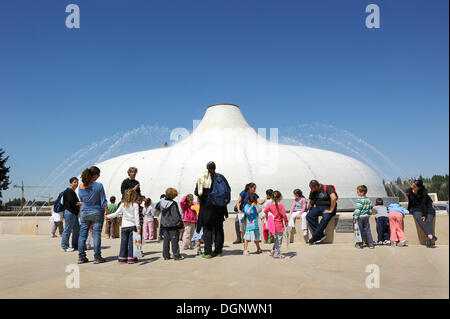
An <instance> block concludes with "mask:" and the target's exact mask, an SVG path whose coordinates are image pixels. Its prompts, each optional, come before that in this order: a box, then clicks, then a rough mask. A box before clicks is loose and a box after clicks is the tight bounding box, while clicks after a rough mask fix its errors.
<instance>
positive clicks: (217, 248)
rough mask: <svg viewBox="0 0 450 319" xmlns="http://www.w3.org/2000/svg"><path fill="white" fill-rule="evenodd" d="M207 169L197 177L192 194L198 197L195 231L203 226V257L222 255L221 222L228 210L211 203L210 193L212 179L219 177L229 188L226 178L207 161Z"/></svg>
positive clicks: (198, 231) (212, 183)
mask: <svg viewBox="0 0 450 319" xmlns="http://www.w3.org/2000/svg"><path fill="white" fill-rule="evenodd" d="M206 169H207V171H205V173H204V174H203V175H202V176H201V177H200V178H199V180H198V182H197V184H196V186H195V192H194V194H195V195H196V196H198V197H199V200H200V211H199V214H198V221H197V229H196V230H197V233H200V230H201V229H202V227H203V241H204V243H205V251H204V254H202V257H204V258H211V257H214V256H222V250H223V242H224V232H223V222H224V220H225V218H227V217H228V210H227V207H226V206H216V205H214V204H213V203H212V200H211V198H210V194H211V192H212V190H213V185H214V180H215V179H217V180H218V181H219V180H220V179H221V180H223V182H224V183H225V184H226V186H227V187H228V189H229V190H231V188H230V185H229V184H228V181H227V180H226V178H225V177H224V176H223V175H221V174H219V173H216V164H215V163H214V162H209V163H208V164H207V165H206ZM213 236H214V251H212V243H213Z"/></svg>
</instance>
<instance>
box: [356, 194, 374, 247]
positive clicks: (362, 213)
mask: <svg viewBox="0 0 450 319" xmlns="http://www.w3.org/2000/svg"><path fill="white" fill-rule="evenodd" d="M356 194H358V199H357V200H356V207H355V211H354V212H353V221H354V222H357V223H358V226H359V229H360V231H361V237H362V242H357V243H356V244H355V247H356V248H360V249H362V248H363V242H365V243H366V244H367V245H368V246H369V248H370V249H374V248H375V246H374V244H373V239H372V233H371V231H370V224H369V218H370V215H372V211H373V205H372V202H371V201H370V200H369V198H367V197H366V194H367V186H365V185H359V186H358V187H357V188H356Z"/></svg>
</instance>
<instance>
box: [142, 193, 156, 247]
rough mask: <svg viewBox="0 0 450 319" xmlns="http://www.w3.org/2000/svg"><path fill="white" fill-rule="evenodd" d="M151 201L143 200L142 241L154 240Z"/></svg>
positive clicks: (148, 199)
mask: <svg viewBox="0 0 450 319" xmlns="http://www.w3.org/2000/svg"><path fill="white" fill-rule="evenodd" d="M151 205H152V200H151V199H150V198H146V199H145V204H144V210H143V211H142V213H143V215H144V239H145V240H148V239H154V236H153V221H154V218H153V212H152V206H151Z"/></svg>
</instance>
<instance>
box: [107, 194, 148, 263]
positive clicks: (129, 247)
mask: <svg viewBox="0 0 450 319" xmlns="http://www.w3.org/2000/svg"><path fill="white" fill-rule="evenodd" d="M136 197H137V194H136V192H135V191H133V190H132V189H127V190H126V191H125V193H124V196H123V203H122V204H121V205H120V206H119V208H118V209H117V210H116V212H115V213H113V214H109V215H105V218H108V219H111V218H115V217H118V216H119V217H122V231H121V236H120V237H121V242H120V252H119V257H118V262H119V264H126V263H128V264H134V263H136V262H137V261H138V259H137V258H135V257H133V247H134V242H133V232H135V231H137V233H138V234H139V235H140V234H141V226H140V224H139V205H138V204H137V203H136Z"/></svg>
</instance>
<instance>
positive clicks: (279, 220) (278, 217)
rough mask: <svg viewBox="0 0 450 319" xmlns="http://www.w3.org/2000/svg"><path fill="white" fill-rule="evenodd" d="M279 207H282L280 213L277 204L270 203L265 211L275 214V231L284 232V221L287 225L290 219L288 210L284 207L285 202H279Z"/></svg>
mask: <svg viewBox="0 0 450 319" xmlns="http://www.w3.org/2000/svg"><path fill="white" fill-rule="evenodd" d="M278 207H279V208H280V212H279V213H278V210H277V206H275V204H270V205H269V206H267V207H266V208H265V209H264V213H265V214H266V215H267V214H268V213H269V212H271V213H272V214H273V219H274V222H275V232H276V233H282V232H284V225H283V220H284V223H285V224H286V225H287V223H288V219H287V216H286V210H285V209H284V206H283V204H281V203H278Z"/></svg>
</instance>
